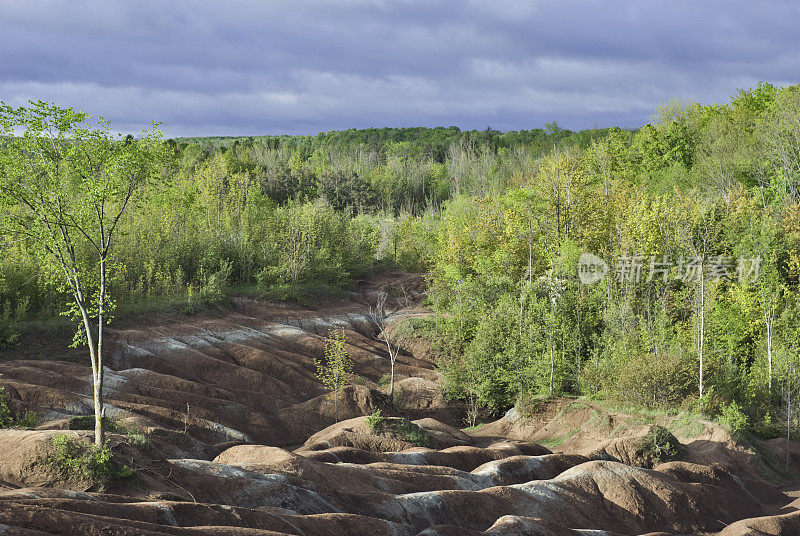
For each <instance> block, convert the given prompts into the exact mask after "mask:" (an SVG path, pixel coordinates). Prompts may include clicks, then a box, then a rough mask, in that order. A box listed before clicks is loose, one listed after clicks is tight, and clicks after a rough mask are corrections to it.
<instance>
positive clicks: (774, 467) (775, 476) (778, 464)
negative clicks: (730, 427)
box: [739, 432, 795, 485]
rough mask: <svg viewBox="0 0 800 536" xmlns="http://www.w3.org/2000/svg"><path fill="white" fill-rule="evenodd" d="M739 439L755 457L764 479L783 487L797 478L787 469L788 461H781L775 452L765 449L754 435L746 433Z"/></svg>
mask: <svg viewBox="0 0 800 536" xmlns="http://www.w3.org/2000/svg"><path fill="white" fill-rule="evenodd" d="M739 439H740V440H741V441H742V443H744V444H745V445H746V446H747V449H748V451H749V452H750V453H751V454H752V455H753V458H754V459H755V460H756V463H757V464H758V466H759V469H760V472H761V474H762V475H763V476H764V478H766V479H767V480H769V481H770V482H772V483H773V484H776V485H783V484H785V483H786V482H787V481H789V480H793V479H794V478H795V476H794V475H793V474H792V472H791V471H789V469H788V468H787V467H786V461H785V460H781V459H779V458H778V456H777V455H776V454H775V453H774V452H772V451H771V450H769V449H768V448H766V447H764V445H762V444H761V442H760V441H759V440H758V438H756V437H755V436H754V435H753V434H751V433H750V432H744V433H742V434H741V435H740V437H739Z"/></svg>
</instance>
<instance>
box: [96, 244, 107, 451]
mask: <svg viewBox="0 0 800 536" xmlns="http://www.w3.org/2000/svg"><path fill="white" fill-rule="evenodd" d="M99 298H100V303H99V305H98V312H97V356H96V358H95V359H96V360H97V368H96V371H95V377H94V443H95V445H96V446H98V447H102V446H103V443H105V430H104V429H103V416H104V415H105V408H104V407H103V377H104V374H103V322H104V307H103V306H104V303H105V298H106V259H105V256H101V257H100V296H99Z"/></svg>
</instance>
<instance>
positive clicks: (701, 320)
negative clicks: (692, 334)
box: [699, 264, 706, 399]
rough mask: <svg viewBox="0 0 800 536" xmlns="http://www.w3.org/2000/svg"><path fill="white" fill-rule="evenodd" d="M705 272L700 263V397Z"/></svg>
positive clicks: (701, 393)
mask: <svg viewBox="0 0 800 536" xmlns="http://www.w3.org/2000/svg"><path fill="white" fill-rule="evenodd" d="M704 277H705V274H704V273H703V266H702V264H701V265H700V347H699V348H700V398H701V399H702V398H703V350H704V346H705V331H706V302H705V299H706V295H705V290H706V289H705V279H704Z"/></svg>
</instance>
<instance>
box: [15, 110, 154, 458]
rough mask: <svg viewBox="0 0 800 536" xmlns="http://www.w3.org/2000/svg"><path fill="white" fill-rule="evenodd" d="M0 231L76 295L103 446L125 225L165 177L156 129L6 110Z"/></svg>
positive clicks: (79, 339)
mask: <svg viewBox="0 0 800 536" xmlns="http://www.w3.org/2000/svg"><path fill="white" fill-rule="evenodd" d="M0 136H2V141H0V144H2V147H1V148H0V209H2V212H1V213H0V218H1V220H2V223H1V224H0V226H1V227H2V230H3V231H4V232H5V233H10V234H12V235H13V236H14V237H16V239H19V240H24V241H26V243H27V245H28V246H29V247H30V248H31V250H32V251H34V252H35V253H36V255H37V257H38V258H39V259H40V260H41V262H42V264H43V266H45V267H47V268H48V269H49V272H50V274H51V275H52V276H53V277H54V279H55V280H56V281H57V282H58V283H59V284H60V285H61V286H62V287H63V288H64V289H65V290H66V291H68V293H69V295H70V296H71V297H72V306H71V308H70V310H69V311H66V312H65V313H66V314H70V315H71V316H72V317H73V318H74V319H75V320H76V321H79V326H80V327H79V329H78V333H77V334H76V336H75V340H74V344H75V345H79V344H81V343H83V344H85V345H86V346H88V349H89V358H90V361H91V365H92V386H93V402H94V412H95V444H96V445H97V446H102V445H103V443H104V441H105V438H104V430H103V419H102V416H103V328H104V326H105V325H106V324H107V323H108V322H109V321H110V320H111V318H112V315H113V310H114V300H112V297H111V293H110V289H109V284H110V283H111V282H112V281H113V279H114V276H115V265H114V263H113V258H112V253H113V249H114V241H115V236H116V234H117V232H118V230H119V224H120V220H121V219H122V217H123V215H124V214H125V212H126V210H128V209H129V208H130V206H131V204H132V202H133V199H134V196H135V195H136V193H137V191H138V190H139V189H140V188H141V187H142V186H143V185H145V184H146V183H147V182H148V181H150V180H151V179H152V178H153V177H154V176H155V175H156V173H158V172H159V170H160V164H161V163H162V162H164V161H165V159H166V155H167V152H166V149H165V146H164V144H163V143H162V142H161V134H160V132H159V131H158V129H157V128H156V125H153V126H152V129H150V130H148V131H145V132H143V136H142V137H141V138H138V139H135V138H134V137H133V136H131V135H128V136H122V135H121V134H113V133H112V132H111V128H110V125H109V123H108V122H107V121H105V120H104V119H103V118H102V117H101V118H98V119H97V120H96V121H92V119H91V118H90V117H89V116H88V115H86V114H84V113H81V112H77V111H75V110H73V109H71V108H59V107H57V106H56V105H54V104H51V103H46V102H42V101H37V102H31V103H30V105H29V106H28V107H18V108H13V107H11V106H8V105H6V104H5V103H0Z"/></svg>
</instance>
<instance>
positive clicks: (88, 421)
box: [67, 415, 148, 449]
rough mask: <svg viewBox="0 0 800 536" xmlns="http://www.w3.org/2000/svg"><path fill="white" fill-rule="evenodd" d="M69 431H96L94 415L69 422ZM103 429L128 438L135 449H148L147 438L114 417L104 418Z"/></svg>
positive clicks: (75, 418)
mask: <svg viewBox="0 0 800 536" xmlns="http://www.w3.org/2000/svg"><path fill="white" fill-rule="evenodd" d="M67 429H68V430H94V415H78V416H75V417H72V418H70V420H69V421H68V422H67ZM103 429H104V430H105V431H106V432H109V433H113V434H122V435H124V436H127V438H128V442H129V443H130V444H131V445H133V446H134V447H137V448H140V449H143V448H147V447H148V441H147V437H146V436H145V434H144V433H143V432H141V431H140V430H139V429H137V428H135V427H130V426H126V425H124V424H123V423H121V422H120V421H118V420H117V419H115V418H114V417H108V416H103Z"/></svg>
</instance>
